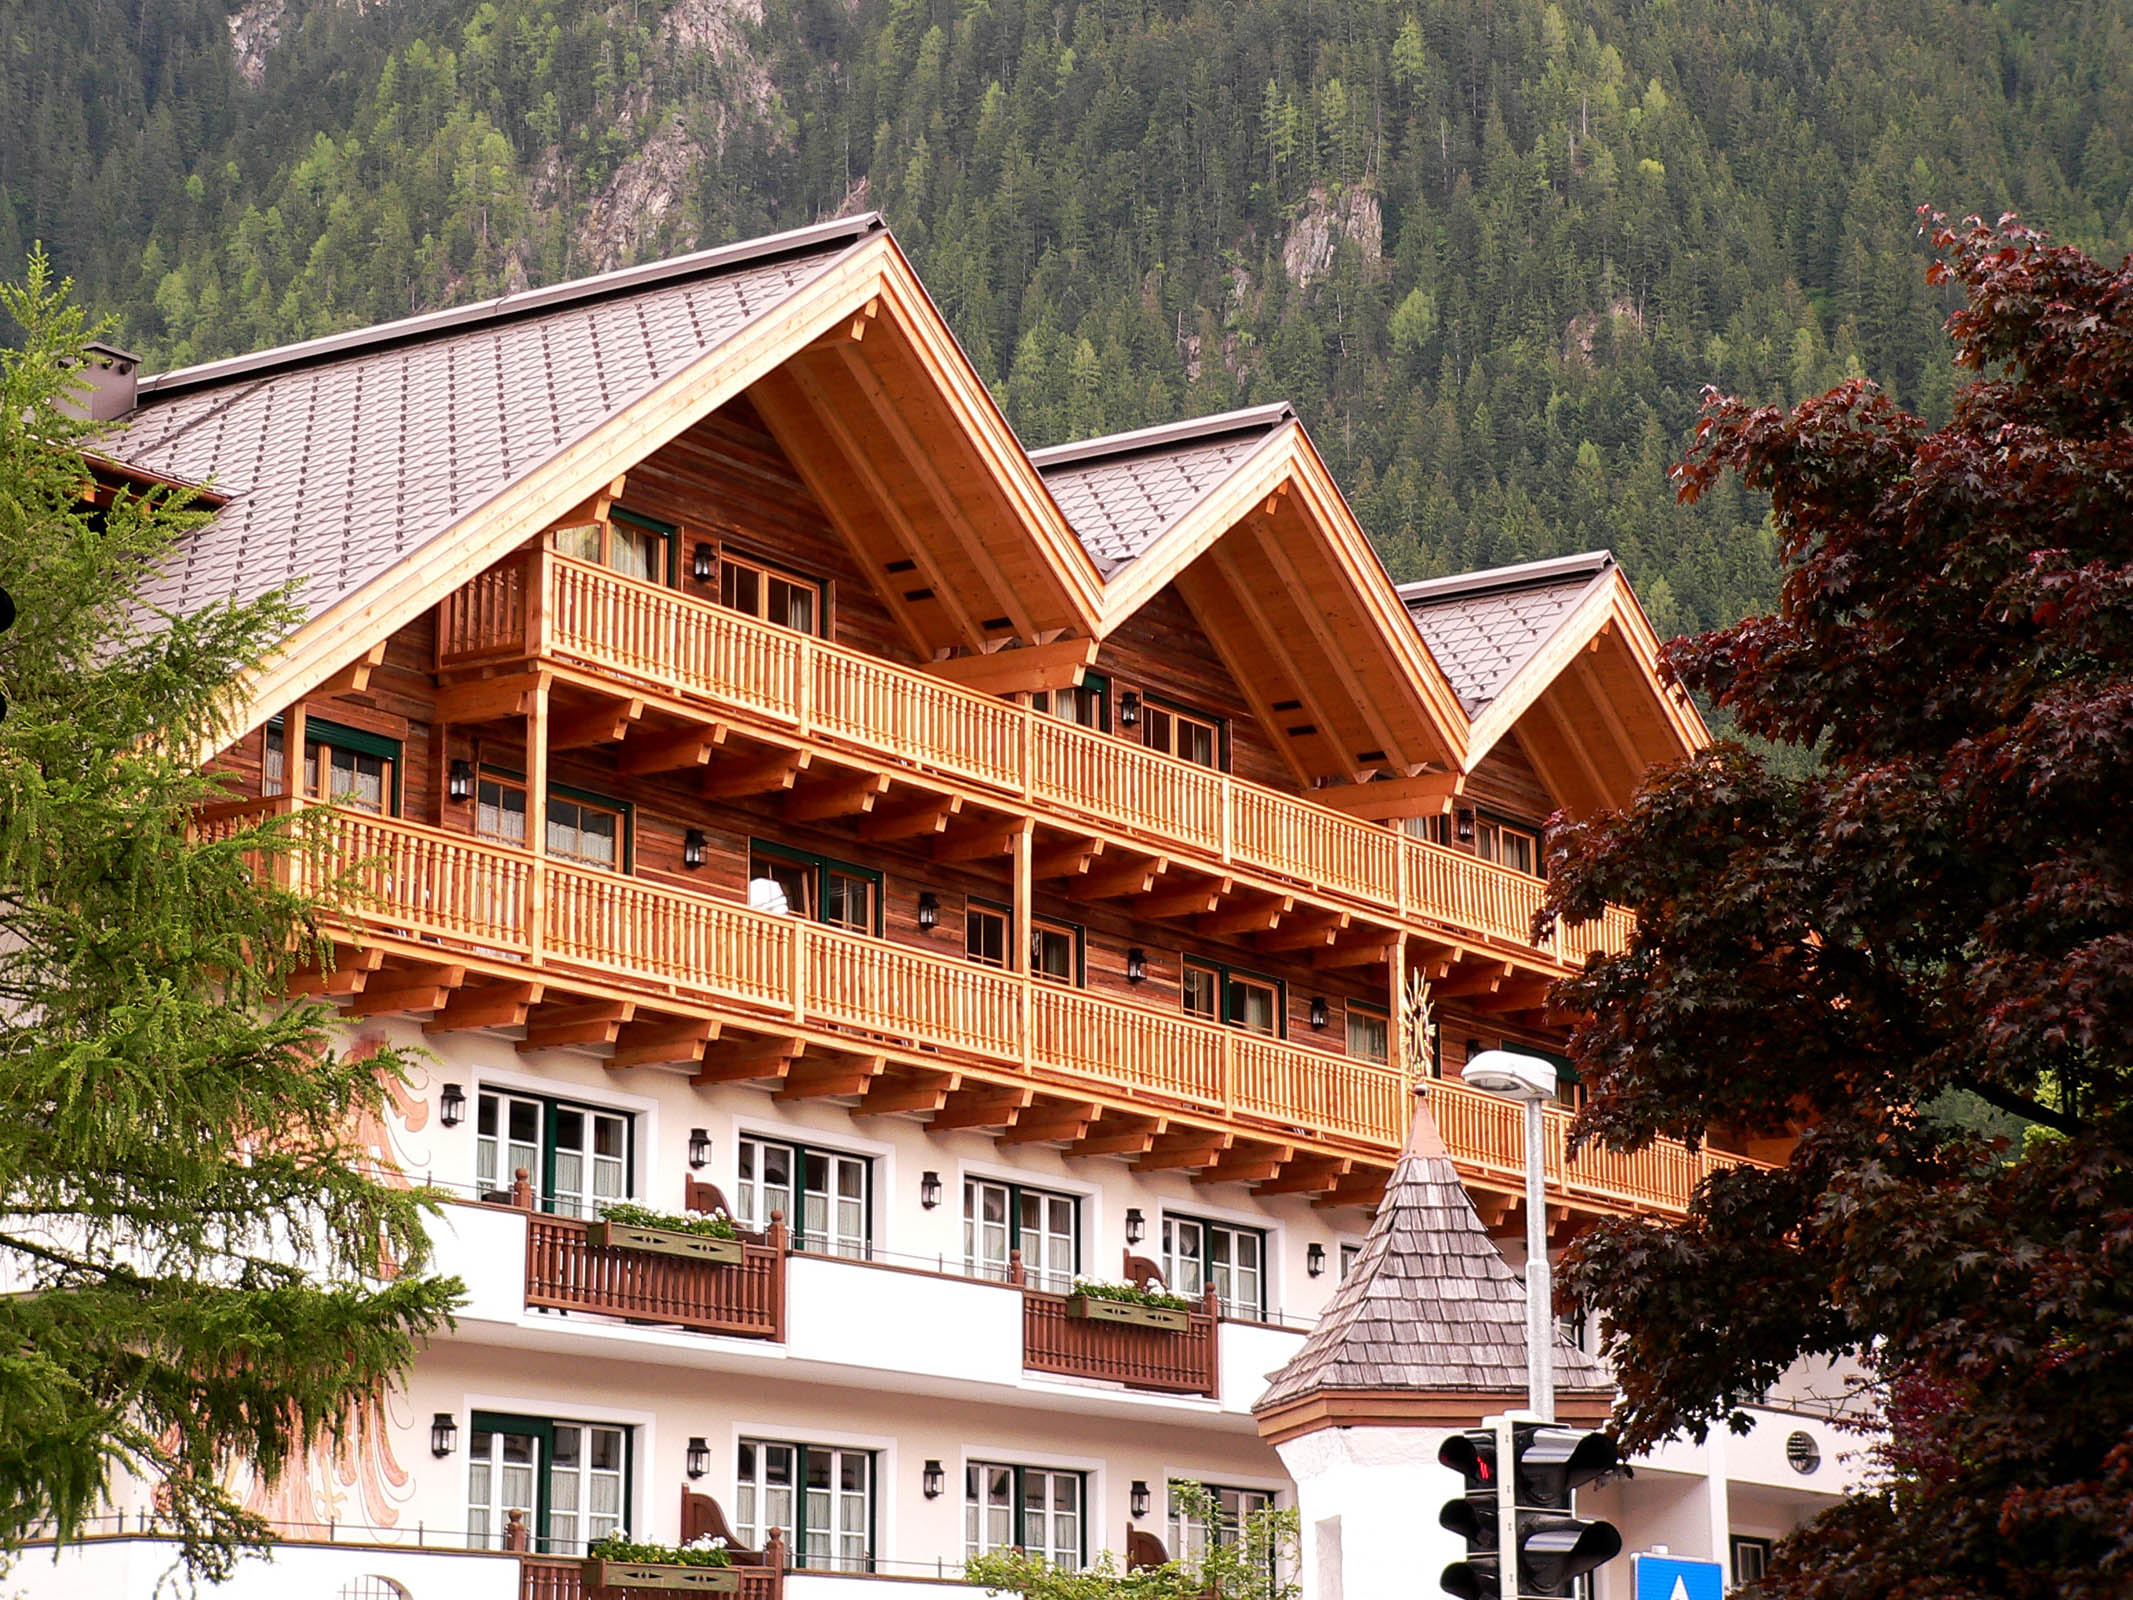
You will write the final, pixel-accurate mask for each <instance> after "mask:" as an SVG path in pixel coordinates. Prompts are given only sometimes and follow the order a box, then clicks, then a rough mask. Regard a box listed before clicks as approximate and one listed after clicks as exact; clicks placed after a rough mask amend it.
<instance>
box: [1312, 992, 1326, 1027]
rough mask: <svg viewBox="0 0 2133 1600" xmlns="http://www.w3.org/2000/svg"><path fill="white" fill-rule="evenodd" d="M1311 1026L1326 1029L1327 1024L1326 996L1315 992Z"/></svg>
mask: <svg viewBox="0 0 2133 1600" xmlns="http://www.w3.org/2000/svg"><path fill="white" fill-rule="evenodd" d="M1311 1026H1312V1027H1314V1028H1317V1029H1319V1030H1320V1031H1324V1029H1325V1026H1326V997H1325V996H1324V995H1322V994H1315V995H1313V996H1312V997H1311Z"/></svg>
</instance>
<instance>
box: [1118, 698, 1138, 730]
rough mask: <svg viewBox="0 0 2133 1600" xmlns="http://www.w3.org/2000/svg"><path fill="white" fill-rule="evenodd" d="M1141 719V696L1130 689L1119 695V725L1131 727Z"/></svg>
mask: <svg viewBox="0 0 2133 1600" xmlns="http://www.w3.org/2000/svg"><path fill="white" fill-rule="evenodd" d="M1140 720H1141V697H1140V696H1139V695H1138V694H1137V693H1135V692H1134V691H1133V690H1131V689H1128V690H1127V691H1126V692H1125V693H1124V694H1122V695H1120V696H1119V697H1118V725H1119V726H1120V727H1121V728H1130V727H1133V726H1134V725H1135V724H1137V723H1138V722H1139V721H1140Z"/></svg>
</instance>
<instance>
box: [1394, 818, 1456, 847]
mask: <svg viewBox="0 0 2133 1600" xmlns="http://www.w3.org/2000/svg"><path fill="white" fill-rule="evenodd" d="M1400 831H1401V832H1402V833H1404V834H1407V835H1408V836H1409V837H1411V838H1415V839H1427V840H1428V841H1429V842H1430V843H1431V844H1450V843H1451V842H1452V819H1451V818H1450V817H1448V816H1446V815H1445V814H1444V813H1443V812H1441V811H1440V812H1438V813H1437V815H1435V816H1433V817H1402V818H1401V819H1400Z"/></svg>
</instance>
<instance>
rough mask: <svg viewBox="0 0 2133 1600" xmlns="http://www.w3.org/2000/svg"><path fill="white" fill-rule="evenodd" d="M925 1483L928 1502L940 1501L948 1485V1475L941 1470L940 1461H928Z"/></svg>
mask: <svg viewBox="0 0 2133 1600" xmlns="http://www.w3.org/2000/svg"><path fill="white" fill-rule="evenodd" d="M923 1483H924V1486H925V1490H926V1498H927V1499H928V1500H938V1499H939V1498H940V1497H941V1490H942V1489H944V1488H946V1487H947V1485H948V1474H947V1473H945V1472H943V1471H942V1470H941V1464H940V1463H939V1462H938V1461H928V1462H927V1463H926V1475H925V1478H924V1479H923Z"/></svg>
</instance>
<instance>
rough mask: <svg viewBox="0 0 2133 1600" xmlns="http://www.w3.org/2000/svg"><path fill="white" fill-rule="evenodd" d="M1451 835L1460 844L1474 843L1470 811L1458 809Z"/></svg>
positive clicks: (1472, 815)
mask: <svg viewBox="0 0 2133 1600" xmlns="http://www.w3.org/2000/svg"><path fill="white" fill-rule="evenodd" d="M1452 835H1453V837H1454V838H1456V839H1457V840H1458V841H1459V842H1460V843H1461V844H1472V843H1473V842H1474V813H1473V812H1472V811H1470V810H1467V809H1465V808H1464V807H1462V808H1461V809H1460V812H1459V815H1458V816H1457V817H1456V818H1454V819H1453V826H1452Z"/></svg>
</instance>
